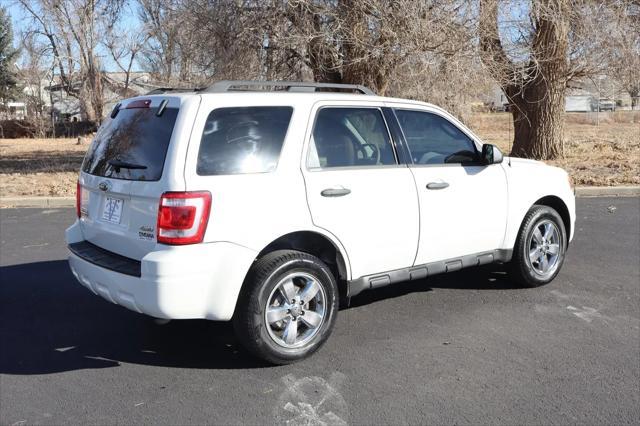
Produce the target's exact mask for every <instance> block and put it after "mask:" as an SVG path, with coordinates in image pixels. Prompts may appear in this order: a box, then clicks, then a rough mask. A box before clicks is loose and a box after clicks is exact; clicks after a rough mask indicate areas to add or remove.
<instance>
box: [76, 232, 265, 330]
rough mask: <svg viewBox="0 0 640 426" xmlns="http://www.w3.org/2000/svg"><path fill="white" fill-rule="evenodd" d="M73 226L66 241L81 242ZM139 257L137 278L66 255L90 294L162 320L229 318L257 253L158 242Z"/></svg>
mask: <svg viewBox="0 0 640 426" xmlns="http://www.w3.org/2000/svg"><path fill="white" fill-rule="evenodd" d="M81 238H82V237H81V232H80V229H79V227H77V224H74V225H72V226H71V227H70V228H69V229H67V232H66V239H67V243H68V244H72V243H77V242H80V241H82V239H81ZM156 248H157V250H156V251H152V252H150V253H148V254H147V255H146V256H145V257H144V258H142V259H141V261H140V276H139V277H138V276H133V275H128V274H124V273H121V272H116V271H114V270H111V269H108V268H105V267H104V266H100V265H97V264H95V263H92V262H90V261H88V260H86V259H84V258H82V257H80V256H78V255H77V254H75V253H73V252H70V253H69V266H70V267H71V271H72V272H73V275H74V276H75V277H76V279H77V280H78V281H79V282H80V283H81V284H82V285H83V286H85V287H87V288H88V289H89V290H91V291H92V292H93V293H95V294H97V295H99V296H102V297H103V298H105V299H107V300H108V301H110V302H112V303H115V304H118V305H121V306H124V307H125V308H128V309H130V310H132V311H135V312H138V313H143V314H147V315H150V316H153V317H156V318H164V319H196V318H206V319H211V320H221V321H226V320H229V319H231V317H232V316H233V311H234V309H235V305H236V301H237V298H238V294H239V292H240V288H241V286H242V283H243V281H244V278H245V276H246V273H247V271H248V270H249V268H250V267H251V264H252V263H253V260H254V259H255V257H256V255H257V253H256V252H255V251H253V250H250V249H248V248H246V247H242V246H239V245H237V244H233V243H228V242H217V243H207V244H195V245H189V246H180V247H176V246H165V245H157V246H156Z"/></svg>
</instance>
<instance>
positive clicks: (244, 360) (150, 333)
mask: <svg viewBox="0 0 640 426" xmlns="http://www.w3.org/2000/svg"><path fill="white" fill-rule="evenodd" d="M0 282H1V284H0V304H1V307H0V308H1V309H0V373H3V374H25V375H28V374H48V373H57V372H62V371H71V370H78V369H85V368H106V367H115V366H118V365H119V364H120V363H121V362H124V363H134V364H146V365H156V366H167V367H183V368H217V369H238V368H257V367H265V366H266V364H264V363H262V362H260V361H258V360H257V359H256V358H253V357H251V356H250V355H249V354H248V353H246V352H245V351H244V350H242V349H240V348H239V344H238V342H237V341H236V340H235V338H234V336H233V329H232V327H231V324H230V323H226V322H225V323H223V322H214V321H202V320H193V321H192V320H189V321H172V322H170V323H168V324H166V325H157V324H156V323H155V322H154V320H153V319H152V318H150V317H147V316H145V315H140V314H137V313H135V312H131V311H128V310H127V309H125V308H122V307H120V306H117V305H114V304H111V303H109V302H107V301H105V300H104V299H102V298H101V297H97V296H95V295H94V294H93V293H91V292H90V291H89V290H87V289H86V288H84V287H82V286H81V285H80V284H78V283H77V282H76V280H75V278H74V277H73V275H72V274H71V271H70V270H69V266H68V264H67V261H66V260H58V261H49V262H37V263H28V264H22V265H15V266H6V267H2V268H0Z"/></svg>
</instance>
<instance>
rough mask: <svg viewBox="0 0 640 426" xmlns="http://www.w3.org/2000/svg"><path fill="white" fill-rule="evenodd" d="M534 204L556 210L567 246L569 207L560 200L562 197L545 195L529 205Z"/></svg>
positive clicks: (569, 233)
mask: <svg viewBox="0 0 640 426" xmlns="http://www.w3.org/2000/svg"><path fill="white" fill-rule="evenodd" d="M534 205H542V206H547V207H551V208H552V209H554V210H555V211H557V212H558V214H559V215H560V218H562V224H563V225H564V229H565V231H566V240H567V246H569V236H570V235H571V215H570V214H569V208H568V207H567V205H566V204H565V202H564V201H562V198H560V197H558V196H556V195H547V196H545V197H542V198H540V199H538V200H537V201H536V202H535V203H533V205H532V206H531V207H533V206H534Z"/></svg>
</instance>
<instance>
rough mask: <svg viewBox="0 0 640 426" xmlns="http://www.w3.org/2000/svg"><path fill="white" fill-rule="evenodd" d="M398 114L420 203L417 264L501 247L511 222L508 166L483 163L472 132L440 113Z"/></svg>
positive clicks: (398, 110) (416, 111)
mask: <svg viewBox="0 0 640 426" xmlns="http://www.w3.org/2000/svg"><path fill="white" fill-rule="evenodd" d="M394 111H395V115H396V117H397V120H398V123H399V125H400V128H401V130H402V134H403V137H404V139H405V140H404V143H405V146H406V148H407V149H408V151H409V152H408V154H409V157H410V158H411V163H412V164H411V165H410V170H411V171H412V173H413V175H414V176H415V181H416V187H417V190H418V198H419V200H420V242H419V247H418V253H417V256H416V259H415V264H416V265H422V264H425V263H430V262H436V261H442V260H448V259H459V258H461V257H462V256H465V255H472V254H479V253H483V252H487V251H492V250H495V249H499V248H501V247H502V242H503V239H504V233H505V229H506V220H507V180H506V174H505V172H504V169H503V166H502V164H492V165H483V164H481V163H480V161H479V158H480V156H479V148H480V146H479V144H477V143H476V142H475V141H474V139H473V137H472V135H471V134H470V132H468V131H466V130H465V129H464V127H463V126H462V125H461V124H459V123H457V122H456V121H455V119H453V117H450V116H447V115H445V114H444V113H442V112H441V111H439V110H436V109H433V110H429V109H407V108H395V109H394Z"/></svg>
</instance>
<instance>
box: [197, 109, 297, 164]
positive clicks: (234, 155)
mask: <svg viewBox="0 0 640 426" xmlns="http://www.w3.org/2000/svg"><path fill="white" fill-rule="evenodd" d="M292 113H293V108H291V107H275V106H274V107H238V108H218V109H214V110H213V111H211V113H210V114H209V116H208V117H207V122H206V124H205V126H204V130H203V132H202V139H201V140H200V149H199V151H198V165H197V168H196V172H197V173H198V174H199V175H200V176H208V175H225V174H242V173H264V172H270V171H273V170H275V168H276V166H277V165H278V159H279V158H280V150H281V149H282V144H283V142H284V138H285V136H286V134H287V129H288V128H289V121H291V114H292Z"/></svg>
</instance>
